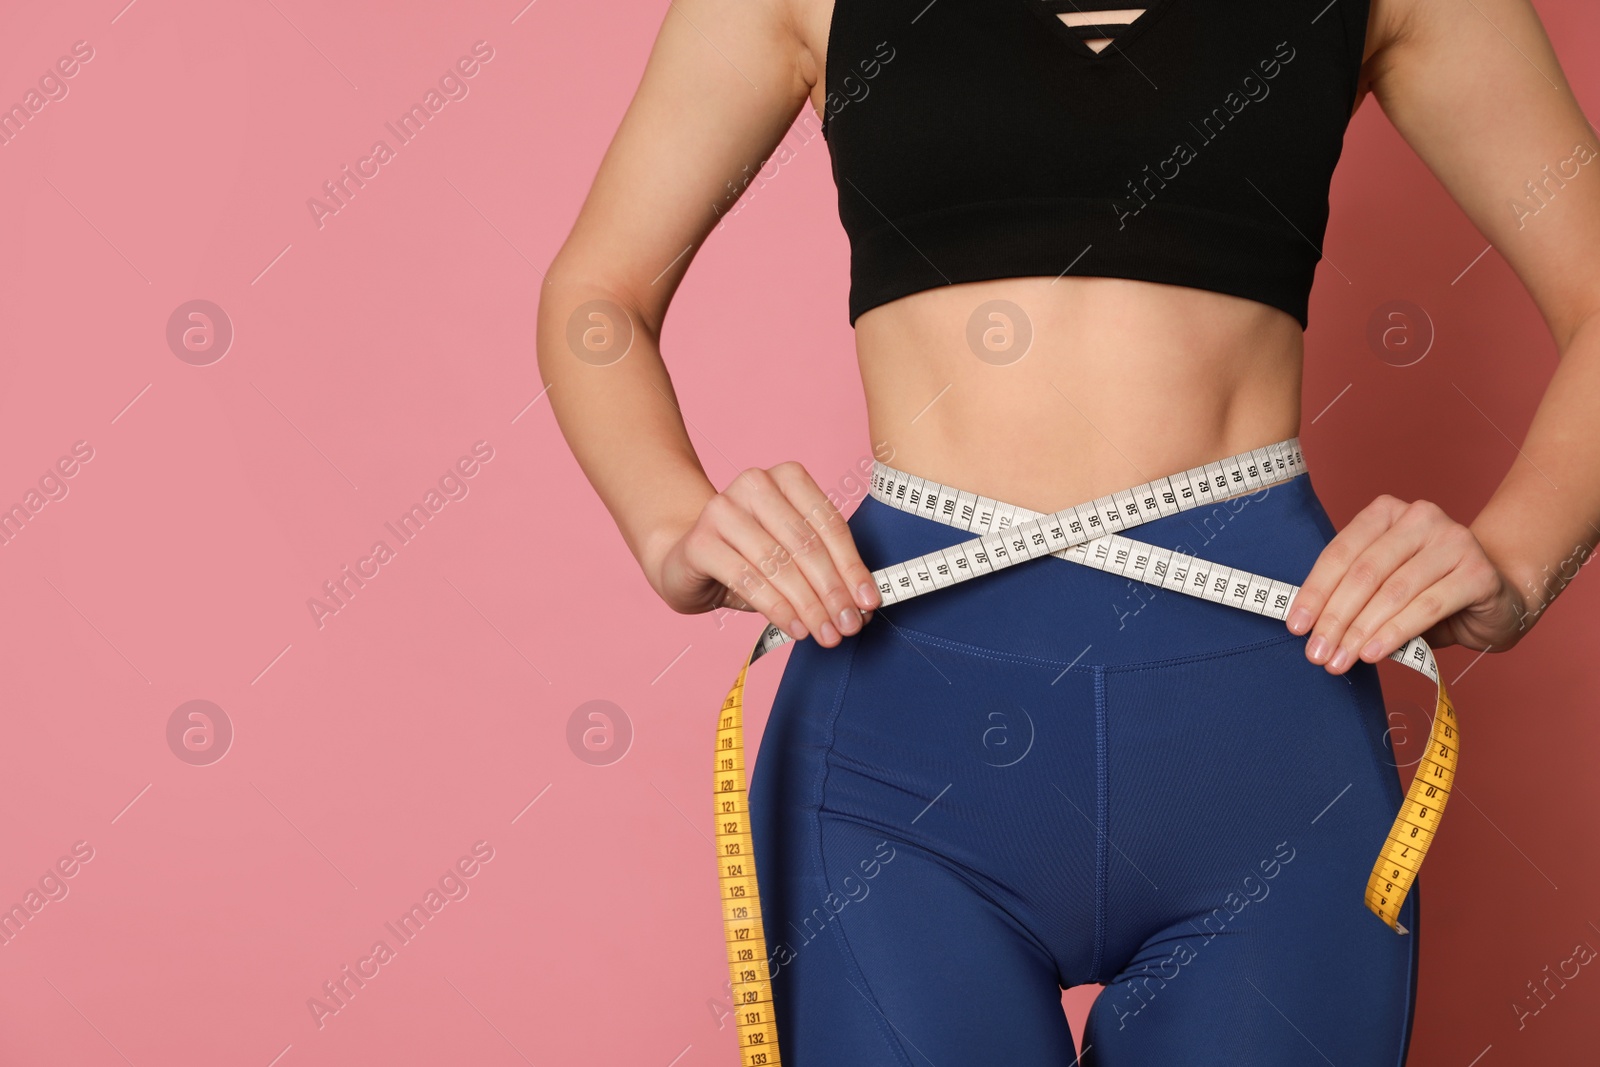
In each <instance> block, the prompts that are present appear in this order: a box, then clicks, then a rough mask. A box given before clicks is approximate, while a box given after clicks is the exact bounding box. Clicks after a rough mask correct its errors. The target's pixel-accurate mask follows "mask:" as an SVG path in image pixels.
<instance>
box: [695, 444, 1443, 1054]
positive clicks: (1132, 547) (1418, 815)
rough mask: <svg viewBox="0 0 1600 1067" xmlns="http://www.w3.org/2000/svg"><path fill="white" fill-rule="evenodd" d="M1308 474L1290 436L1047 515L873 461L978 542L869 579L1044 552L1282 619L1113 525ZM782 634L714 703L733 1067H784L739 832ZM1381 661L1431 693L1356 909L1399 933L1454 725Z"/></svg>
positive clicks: (933, 575) (933, 579) (1257, 597)
mask: <svg viewBox="0 0 1600 1067" xmlns="http://www.w3.org/2000/svg"><path fill="white" fill-rule="evenodd" d="M1304 471H1305V465H1304V460H1303V458H1302V456H1301V453H1300V443H1299V440H1298V439H1295V438H1291V439H1290V440H1288V441H1280V442H1278V443H1277V444H1273V445H1268V446H1267V447H1265V448H1260V449H1256V450H1254V451H1252V452H1245V453H1240V454H1239V455H1237V456H1230V457H1229V458H1227V459H1224V460H1220V461H1218V462H1216V463H1210V464H1206V465H1204V466H1201V467H1196V468H1194V469H1193V470H1189V471H1185V472H1183V473H1182V474H1174V475H1170V476H1168V477H1165V478H1158V479H1156V480H1155V481H1153V482H1148V483H1146V484H1144V485H1141V486H1137V487H1135V488H1133V489H1126V490H1123V491H1122V492H1120V493H1113V494H1111V495H1109V496H1105V497H1101V498H1100V499H1099V500H1096V501H1094V502H1092V503H1089V504H1080V505H1078V506H1077V507H1074V508H1067V509H1066V510H1064V511H1058V512H1056V513H1055V514H1053V515H1040V514H1039V513H1038V512H1033V511H1029V510H1027V509H1025V508H1019V507H1016V506H1015V505H1010V504H1004V503H1001V502H1000V501H997V500H992V499H990V498H988V497H980V496H977V495H976V494H973V493H967V492H963V491H960V490H957V489H952V488H950V487H949V486H944V485H940V484H938V483H936V482H930V481H927V480H926V479H923V478H918V477H915V476H913V475H909V474H905V473H904V472H901V471H897V470H894V469H893V468H891V467H886V466H884V465H883V464H881V463H880V464H878V465H877V466H876V469H875V471H874V474H873V484H872V495H873V496H874V497H875V498H876V499H878V500H880V501H881V502H883V503H886V504H888V505H890V506H891V507H896V508H899V509H900V510H902V511H908V512H911V513H913V514H918V515H923V516H925V517H927V518H931V519H934V520H936V521H939V522H944V523H946V524H947V525H951V526H956V527H960V528H962V529H966V530H969V531H972V532H974V533H976V534H978V535H979V536H977V537H974V538H973V539H972V540H970V541H964V542H961V543H960V544H957V545H953V546H951V547H950V548H946V549H942V550H940V551H937V552H930V553H928V554H927V555H925V556H922V557H919V558H917V559H913V560H907V561H906V562H904V563H897V564H894V565H893V566H890V567H885V568H883V569H882V570H878V571H874V572H873V575H872V577H873V580H874V581H875V582H876V583H877V585H878V590H879V593H880V594H881V595H882V599H883V605H884V606H888V605H890V604H896V603H899V602H901V601H903V600H907V599H909V598H911V597H914V596H919V595H921V594H923V593H926V592H931V591H932V590H934V589H943V588H945V587H947V586H950V585H954V584H956V583H958V582H962V581H967V580H969V579H971V578H976V577H979V576H981V575H984V574H990V573H993V572H994V571H997V570H1002V569H1004V568H1006V567H1010V566H1015V565H1016V564H1018V563H1023V562H1026V561H1027V560H1030V559H1037V558H1039V557H1042V556H1046V555H1055V556H1059V557H1061V558H1063V559H1067V560H1071V561H1073V562H1076V563H1081V564H1084V565H1085V566H1090V567H1094V568H1096V569H1099V570H1104V571H1108V572H1110V573H1113V574H1119V575H1123V576H1125V577H1128V578H1131V579H1134V580H1136V581H1141V582H1144V583H1146V584H1148V585H1152V586H1155V587H1156V588H1160V589H1170V590H1173V591H1175V592H1181V593H1184V594H1187V595H1189V596H1196V597H1200V598H1202V599H1205V600H1210V601H1212V602H1213V603H1219V604H1228V605H1230V606H1232V607H1237V608H1241V609H1243V610H1246V611H1253V612H1255V613H1256V614H1259V615H1267V616H1270V617H1272V618H1277V619H1286V618H1287V617H1288V614H1289V609H1290V606H1291V605H1292V604H1293V602H1294V597H1295V594H1297V593H1298V592H1299V591H1300V587H1299V586H1297V585H1292V584H1289V583H1287V582H1279V581H1275V580H1273V579H1270V578H1263V577H1261V576H1259V575H1255V574H1251V573H1249V572H1247V571H1242V570H1238V569H1236V568H1229V567H1222V566H1219V565H1217V564H1213V563H1208V562H1207V561H1205V560H1202V559H1197V558H1195V557H1194V556H1189V555H1186V554H1184V553H1181V552H1176V551H1173V550H1170V549H1165V548H1157V547H1154V546H1151V545H1147V544H1143V543H1141V542H1138V541H1134V540H1131V539H1129V538H1126V537H1122V536H1120V531H1121V530H1125V529H1131V528H1132V527H1134V526H1138V525H1139V524H1140V523H1143V522H1148V521H1149V520H1151V519H1154V518H1159V517H1162V516H1166V515H1175V514H1177V513H1178V512H1181V511H1187V510H1189V509H1190V508H1196V507H1203V506H1206V505H1208V504H1212V503H1217V502H1220V501H1222V500H1224V499H1227V498H1230V497H1233V496H1237V495H1239V494H1241V493H1245V492H1251V491H1254V490H1258V489H1262V488H1265V487H1268V486H1270V485H1273V484H1276V483H1277V482H1280V481H1283V480H1285V479H1287V478H1289V477H1292V476H1294V475H1297V474H1301V473H1303V472H1304ZM788 640H790V638H789V636H788V635H787V634H785V633H784V632H783V631H782V630H780V629H778V628H777V627H776V626H768V627H767V628H766V629H765V630H764V631H763V632H762V634H761V637H760V639H759V640H758V641H757V642H756V645H755V648H754V649H753V650H752V651H751V653H750V656H749V658H748V659H746V661H745V664H744V667H743V668H742V669H741V670H740V671H739V677H738V680H736V681H735V682H734V684H733V688H732V689H731V690H730V691H729V693H728V698H727V699H726V700H725V701H723V704H722V711H721V716H720V718H719V719H718V722H717V739H716V746H717V748H716V773H715V780H714V782H713V799H714V801H715V806H716V830H717V832H716V848H717V863H718V871H717V881H718V884H719V886H720V889H721V895H722V919H723V928H724V931H725V936H726V942H727V949H728V974H729V978H730V979H731V985H732V990H733V1008H734V1012H735V1015H736V1016H737V1023H738V1031H739V1055H740V1062H741V1064H742V1065H743V1067H781V1059H780V1056H779V1052H778V1029H777V1022H776V1019H775V1017H774V1013H773V1000H772V975H771V971H770V970H769V968H768V960H767V942H766V933H765V930H764V928H763V927H762V923H761V898H760V894H759V890H758V889H757V883H756V866H755V849H754V845H753V843H752V839H751V834H750V796H749V790H748V782H747V779H746V775H745V755H744V686H745V678H746V677H747V675H748V674H749V671H750V664H752V663H754V662H755V661H756V660H757V659H759V658H760V657H761V656H762V655H764V654H765V653H767V652H770V651H772V650H773V649H775V648H777V647H779V646H780V645H782V644H784V643H785V642H787V641H788ZM1389 658H1390V659H1392V660H1395V661H1397V662H1399V663H1403V664H1405V665H1406V666H1408V667H1410V668H1412V669H1413V670H1415V671H1418V672H1419V673H1421V674H1423V675H1426V676H1427V677H1428V678H1429V679H1431V680H1432V681H1434V682H1435V683H1436V684H1437V685H1438V697H1437V700H1436V702H1435V707H1434V715H1433V723H1432V726H1431V727H1430V728H1429V731H1428V752H1427V755H1425V756H1423V757H1422V759H1421V760H1420V761H1419V763H1418V765H1417V769H1416V773H1415V776H1414V777H1413V778H1412V781H1411V785H1410V787H1409V788H1408V789H1407V790H1406V797H1405V802H1404V803H1403V804H1402V805H1401V808H1400V811H1399V813H1398V814H1397V815H1396V816H1395V820H1394V825H1393V826H1392V827H1391V828H1390V830H1389V836H1388V837H1387V838H1386V839H1385V841H1384V843H1383V847H1382V848H1381V849H1380V850H1379V853H1378V858H1377V861H1376V862H1375V863H1374V865H1373V869H1372V875H1371V877H1369V878H1368V879H1367V890H1366V904H1367V907H1368V908H1369V909H1370V910H1371V911H1372V912H1373V914H1375V915H1377V916H1378V918H1380V919H1382V920H1383V921H1384V922H1385V923H1386V924H1388V926H1389V927H1390V928H1391V929H1393V930H1395V931H1396V932H1398V933H1401V934H1404V933H1407V932H1408V931H1407V930H1406V928H1405V927H1404V926H1402V925H1401V924H1400V908H1401V905H1402V904H1404V903H1405V899H1406V894H1407V893H1409V892H1410V891H1411V887H1412V885H1413V884H1414V883H1415V882H1416V877H1417V872H1418V871H1419V870H1420V869H1421V867H1422V861H1423V858H1424V857H1425V856H1426V855H1427V853H1428V848H1429V847H1430V846H1431V845H1432V844H1433V839H1434V837H1435V835H1436V834H1437V832H1438V829H1439V821H1440V819H1441V818H1442V817H1443V815H1444V808H1445V804H1446V802H1447V801H1448V800H1449V799H1450V790H1451V786H1452V784H1453V783H1454V781H1455V775H1456V761H1457V755H1458V751H1459V746H1460V735H1461V731H1460V727H1459V725H1458V724H1457V721H1456V713H1455V706H1454V704H1452V703H1451V701H1450V697H1449V694H1448V693H1446V692H1445V687H1444V680H1443V679H1442V678H1441V677H1440V675H1439V668H1438V663H1437V662H1436V661H1435V659H1434V656H1433V650H1432V649H1430V648H1429V647H1428V646H1427V644H1426V643H1425V642H1424V641H1423V640H1422V639H1421V638H1420V637H1417V638H1413V639H1412V640H1410V641H1408V642H1407V643H1406V644H1405V645H1404V646H1402V647H1401V648H1400V649H1399V650H1397V651H1396V652H1395V653H1394V654H1392V655H1391V656H1390V657H1389Z"/></svg>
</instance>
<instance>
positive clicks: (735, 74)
mask: <svg viewBox="0 0 1600 1067" xmlns="http://www.w3.org/2000/svg"><path fill="white" fill-rule="evenodd" d="M813 69H814V64H813V63H812V61H811V57H810V54H809V52H808V51H807V50H806V48H805V46H804V43H803V39H802V37H801V34H800V33H799V31H798V28H797V24H796V22H795V19H794V16H793V13H792V11H791V7H790V0H670V3H669V6H668V8H667V14H666V17H665V18H664V19H663V20H662V24H661V30H660V32H659V33H658V35H657V37H656V42H655V45H654V47H653V49H652V50H651V53H650V59H649V62H648V63H647V64H646V66H645V71H644V76H643V77H642V79H641V80H640V83H639V88H638V90H637V91H636V92H635V94H634V97H633V101H632V103H630V104H629V106H628V110H627V113H626V114H625V115H624V117H623V119H622V122H621V125H620V126H619V127H618V129H617V132H616V135H615V136H614V137H613V138H612V141H611V145H610V147H609V148H608V149H607V150H606V153H605V157H604V158H603V159H602V161H601V163H600V168H599V171H598V173H597V174H596V176H595V180H594V184H593V186H592V188H591V189H590V191H589V196H588V198H587V199H586V200H585V202H584V205H583V209H582V210H581V211H580V212H579V214H578V218H577V221H576V222H575V223H574V225H573V228H572V233H571V234H570V235H569V236H568V238H567V241H566V244H565V245H564V246H563V248H562V250H561V252H560V254H559V255H558V256H557V263H556V264H555V265H553V266H552V269H551V282H552V283H553V284H557V285H559V284H562V283H564V282H583V283H589V284H595V283H598V284H600V285H602V286H604V287H605V288H606V289H608V290H610V291H611V292H612V293H614V294H615V295H616V296H617V297H618V298H619V299H626V300H627V301H628V303H629V304H630V306H632V307H633V308H634V309H635V310H636V311H638V312H639V313H640V314H641V315H643V316H644V317H645V320H646V323H645V324H646V326H647V327H649V328H651V329H652V330H655V331H659V329H660V325H661V319H662V317H663V316H664V315H665V314H666V307H667V302H668V301H669V300H670V298H671V294H672V292H673V290H674V289H676V287H677V285H678V282H679V281H680V280H681V279H682V277H683V273H684V271H685V270H687V268H688V266H689V261H690V260H691V259H693V258H694V251H695V250H696V249H697V248H698V246H699V244H700V242H701V241H703V240H704V239H705V237H706V235H707V234H708V233H709V232H710V230H711V228H712V227H713V226H715V225H716V222H717V218H718V215H717V212H718V211H723V212H725V211H726V210H727V208H728V206H729V205H730V204H731V200H727V199H725V198H727V197H728V195H729V193H730V188H729V184H728V183H729V182H734V183H735V186H734V188H738V189H741V190H742V188H743V186H742V184H741V183H739V179H740V177H741V172H742V171H743V168H745V167H746V166H748V167H749V168H750V171H751V172H752V173H753V172H754V171H755V170H757V169H758V168H759V166H760V164H761V162H762V161H763V160H765V159H766V158H767V156H768V155H769V154H770V153H771V151H772V150H773V149H774V148H775V147H776V145H777V144H778V142H779V140H780V139H781V138H782V137H783V134H784V132H785V131H786V130H787V129H788V128H789V125H790V124H791V123H792V122H793V121H794V117H795V115H796V113H797V112H798V111H799V109H800V107H801V105H802V104H804V103H805V101H806V99H807V97H808V94H809V92H810V89H811V84H812V82H813V81H814V77H815V75H814V73H813ZM713 205H716V208H715V210H714V209H713Z"/></svg>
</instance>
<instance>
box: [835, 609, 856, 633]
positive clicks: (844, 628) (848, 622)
mask: <svg viewBox="0 0 1600 1067" xmlns="http://www.w3.org/2000/svg"><path fill="white" fill-rule="evenodd" d="M860 628H861V612H859V611H857V610H856V609H855V608H844V609H842V610H840V612H839V629H840V631H841V632H843V633H847V634H853V633H855V632H856V631H857V630H859V629H860Z"/></svg>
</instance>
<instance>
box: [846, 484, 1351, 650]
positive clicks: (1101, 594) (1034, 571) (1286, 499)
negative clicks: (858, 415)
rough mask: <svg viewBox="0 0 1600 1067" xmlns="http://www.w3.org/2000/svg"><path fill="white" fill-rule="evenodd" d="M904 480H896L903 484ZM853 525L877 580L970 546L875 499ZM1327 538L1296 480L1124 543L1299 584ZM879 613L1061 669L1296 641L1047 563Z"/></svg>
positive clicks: (1138, 585) (1230, 616)
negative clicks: (888, 571)
mask: <svg viewBox="0 0 1600 1067" xmlns="http://www.w3.org/2000/svg"><path fill="white" fill-rule="evenodd" d="M882 469H883V470H884V471H888V472H889V473H890V474H899V473H900V472H894V471H892V469H890V468H882ZM905 477H906V476H904V475H903V474H901V475H900V479H899V480H901V481H902V482H903V480H904V478H905ZM1158 481H1159V480H1158ZM879 484H881V482H880V483H879ZM1257 484H1259V483H1257ZM967 495H968V496H970V494H967ZM1001 506H1002V507H1003V506H1004V505H1001ZM849 522H850V527H851V531H852V533H853V535H854V537H855V540H856V545H857V548H858V550H859V551H860V552H861V556H862V560H863V561H864V562H865V563H866V565H867V566H868V567H869V568H870V569H873V570H877V569H879V568H881V567H885V566H888V565H890V564H894V563H898V562H901V561H904V560H907V559H910V558H913V557H917V556H921V555H924V554H926V553H928V552H933V551H937V550H938V549H941V548H948V547H950V546H952V545H955V544H958V543H960V542H962V541H966V540H969V539H970V538H972V537H973V536H974V535H973V534H972V533H971V532H969V531H968V530H966V529H962V528H960V527H956V526H951V525H946V524H945V523H944V522H940V521H937V520H935V519H932V518H928V517H925V516H924V515H923V514H920V513H912V512H907V511H903V510H900V509H899V508H897V507H895V506H893V505H891V504H888V503H885V502H884V501H883V500H881V499H879V498H878V496H868V497H867V498H866V499H865V500H863V501H862V503H861V505H860V507H858V508H857V510H856V511H855V513H854V514H853V515H852V516H851V518H850V520H849ZM1012 525H1015V523H1013V524H1012ZM1334 532H1335V530H1334V527H1333V524H1332V522H1331V521H1330V520H1329V518H1328V515H1327V512H1326V511H1325V510H1324V509H1323V507H1322V504H1321V501H1320V500H1319V499H1318V498H1317V495H1316V492H1315V490H1314V489H1313V487H1312V485H1311V480H1310V475H1309V474H1306V473H1301V474H1298V475H1296V476H1294V477H1292V478H1290V479H1288V480H1287V481H1283V482H1279V483H1277V484H1275V485H1270V486H1268V487H1266V488H1263V489H1259V490H1257V491H1255V492H1251V493H1246V494H1241V495H1238V496H1234V497H1231V498H1227V499H1224V500H1221V501H1218V502H1216V503H1215V504H1211V505H1206V506H1203V507H1197V508H1194V509H1193V510H1189V511H1184V512H1180V513H1178V514H1174V515H1167V516H1164V517H1161V518H1156V519H1152V520H1150V521H1148V522H1144V523H1141V524H1139V525H1137V526H1135V527H1133V528H1132V529H1130V530H1129V531H1127V533H1126V536H1128V537H1131V538H1134V539H1136V540H1139V541H1143V542H1146V543H1148V544H1151V545H1155V546H1157V547H1160V548H1168V549H1173V550H1176V551H1179V552H1185V553H1188V554H1190V555H1194V556H1199V557H1201V558H1202V559H1205V560H1207V561H1210V562H1212V563H1216V564H1221V565H1223V566H1227V567H1237V568H1242V569H1245V570H1248V571H1253V572H1255V573H1257V574H1260V575H1263V576H1265V577H1269V578H1275V579H1278V580H1281V581H1284V582H1292V583H1299V582H1301V581H1303V580H1304V579H1305V576H1306V575H1307V574H1308V573H1309V572H1310V570H1311V566H1312V564H1314V563H1315V561H1316V559H1317V556H1318V555H1319V554H1320V553H1321V551H1322V549H1323V548H1324V547H1325V546H1326V545H1327V543H1328V542H1329V541H1330V540H1331V539H1332V537H1333V535H1334ZM882 610H883V612H884V613H885V617H886V618H887V619H888V620H889V621H890V622H891V623H892V624H893V625H895V626H898V627H903V628H906V629H907V630H909V631H914V633H913V634H912V635H911V636H915V632H920V633H925V634H931V635H934V636H937V637H941V638H944V639H946V640H950V641H956V642H960V643H963V644H967V645H971V646H974V647H978V648H981V649H985V650H990V651H994V652H997V653H1004V654H1013V655H1021V656H1025V657H1030V658H1035V659H1040V660H1045V661H1049V662H1061V663H1062V664H1063V666H1065V665H1066V664H1068V663H1072V664H1074V665H1076V666H1080V667H1082V666H1113V665H1127V664H1134V663H1143V662H1152V661H1158V660H1165V659H1170V658H1174V657H1182V656H1185V655H1197V654H1207V653H1211V652H1217V651H1224V650H1227V649H1230V648H1237V647H1242V646H1245V645H1249V644H1254V643H1260V642H1262V641H1270V640H1282V639H1287V638H1289V637H1290V636H1292V635H1289V634H1288V633H1287V631H1286V630H1285V628H1284V626H1283V624H1282V623H1281V622H1278V621H1276V620H1274V619H1269V618H1263V617H1261V616H1257V615H1252V614H1250V613H1247V612H1243V611H1239V610H1237V609H1234V608H1229V607H1224V606H1222V605H1218V604H1213V603H1207V602H1205V601H1202V600H1196V599H1194V598H1191V597H1187V596H1184V595H1183V594H1181V593H1174V592H1170V591H1165V590H1157V589H1154V588H1152V587H1150V586H1148V585H1145V584H1144V583H1142V582H1137V581H1133V580H1130V579H1128V578H1125V577H1122V576H1121V575H1114V574H1108V573H1104V572H1101V571H1097V570H1093V569H1091V568H1088V567H1085V566H1082V565H1081V564H1078V563H1074V562H1069V561H1067V560H1063V559H1058V558H1053V557H1047V558H1043V559H1036V560H1032V561H1030V562H1027V563H1022V564H1019V565H1017V566H1014V567H1011V568H1010V569H1008V570H1003V571H1000V572H998V573H994V574H989V575H985V576H984V577H982V578H980V579H976V580H973V581H969V582H966V583H963V584H960V585H957V586H953V587H951V588H948V589H944V590H939V591H937V592H934V593H931V594H928V595H925V596H922V597H918V598H915V599H913V600H910V601H906V602H903V603H900V604H896V605H893V606H890V607H886V608H884V609H882ZM980 619H981V620H983V621H982V622H981V623H979V622H977V621H976V620H980Z"/></svg>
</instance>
